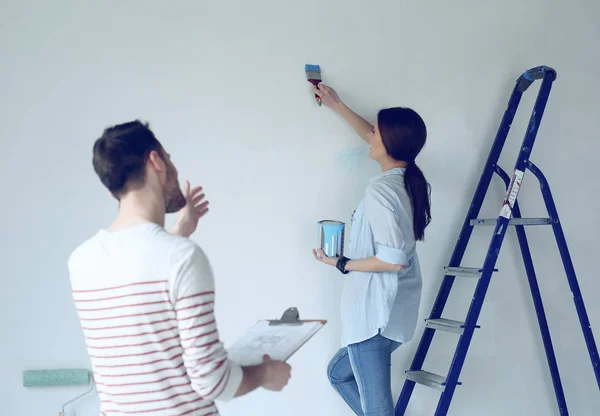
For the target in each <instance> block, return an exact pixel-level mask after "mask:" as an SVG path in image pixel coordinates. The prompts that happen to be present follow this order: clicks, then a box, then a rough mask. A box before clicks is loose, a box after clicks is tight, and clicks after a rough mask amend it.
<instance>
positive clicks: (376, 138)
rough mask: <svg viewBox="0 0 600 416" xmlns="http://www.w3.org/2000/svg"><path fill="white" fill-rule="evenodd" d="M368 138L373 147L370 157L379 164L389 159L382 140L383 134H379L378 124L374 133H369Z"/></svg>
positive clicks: (374, 128)
mask: <svg viewBox="0 0 600 416" xmlns="http://www.w3.org/2000/svg"><path fill="white" fill-rule="evenodd" d="M367 137H368V139H369V145H370V147H371V148H370V151H369V157H370V158H371V159H373V160H375V161H378V162H379V161H382V160H384V159H385V158H386V157H387V151H386V150H385V146H384V145H383V140H381V133H380V132H379V127H378V124H377V122H375V126H374V127H373V131H372V132H371V133H369V134H368V135H367Z"/></svg>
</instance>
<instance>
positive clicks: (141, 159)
mask: <svg viewBox="0 0 600 416" xmlns="http://www.w3.org/2000/svg"><path fill="white" fill-rule="evenodd" d="M153 150H155V151H157V152H158V153H159V154H160V155H161V156H162V155H163V152H162V146H161V144H160V142H159V141H158V140H156V137H154V133H152V130H150V127H149V125H148V123H142V122H141V121H139V120H135V121H132V122H129V123H124V124H118V125H116V126H112V127H108V128H107V129H105V130H104V133H103V134H102V137H100V138H99V139H98V140H96V142H95V143H94V156H93V161H92V163H93V165H94V170H95V171H96V173H97V174H98V177H99V178H100V180H101V181H102V183H103V184H104V186H106V187H107V188H108V190H109V191H110V192H111V193H112V194H113V195H114V196H115V198H117V199H119V198H120V197H121V196H122V195H123V194H125V193H126V192H128V191H131V190H133V189H136V188H137V187H139V186H141V185H142V184H143V182H144V179H145V165H146V162H147V161H148V157H149V155H150V153H151V152H152V151H153Z"/></svg>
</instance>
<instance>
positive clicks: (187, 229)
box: [171, 181, 208, 237]
mask: <svg viewBox="0 0 600 416" xmlns="http://www.w3.org/2000/svg"><path fill="white" fill-rule="evenodd" d="M201 192H202V187H201V186H197V187H196V188H194V189H192V190H191V191H190V182H189V181H185V182H184V184H183V196H184V197H185V200H186V201H187V203H186V204H185V206H184V207H183V208H182V209H181V210H180V211H179V216H178V217H177V222H176V223H175V227H173V231H172V232H171V233H172V234H176V235H180V236H182V237H189V236H191V235H192V233H193V232H194V231H196V227H197V226H198V220H199V219H200V218H202V217H203V216H204V215H206V213H207V212H208V201H204V194H203V193H201Z"/></svg>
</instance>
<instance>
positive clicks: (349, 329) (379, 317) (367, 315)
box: [342, 168, 421, 347]
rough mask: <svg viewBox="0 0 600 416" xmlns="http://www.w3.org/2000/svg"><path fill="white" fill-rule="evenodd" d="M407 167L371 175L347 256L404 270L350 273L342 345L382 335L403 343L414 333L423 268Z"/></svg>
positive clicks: (344, 297)
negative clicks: (414, 226) (406, 178)
mask: <svg viewBox="0 0 600 416" xmlns="http://www.w3.org/2000/svg"><path fill="white" fill-rule="evenodd" d="M404 171H405V169H404V168H395V169H391V170H389V171H387V172H384V173H383V174H381V175H379V176H377V177H375V178H373V179H372V180H371V182H370V183H369V185H368V186H367V190H366V193H365V197H364V199H363V200H362V201H361V202H360V204H359V205H358V208H357V209H356V211H354V214H353V216H352V226H351V229H350V235H349V241H348V244H347V248H346V250H345V251H346V253H345V255H346V256H347V257H349V258H350V259H364V258H368V257H373V256H377V258H378V259H380V260H381V261H384V262H386V263H391V264H401V265H403V266H404V267H403V269H402V270H401V271H400V272H379V273H365V272H350V273H348V274H347V275H346V277H345V278H346V281H345V284H344V290H343V293H342V346H344V347H345V346H347V345H348V344H354V343H357V342H361V341H364V340H367V339H369V338H371V337H373V336H375V335H377V334H378V333H381V335H383V336H384V337H386V338H389V339H391V340H394V341H398V342H402V343H404V342H407V341H409V340H410V339H411V338H412V337H413V334H414V332H415V327H416V325H417V318H418V314H419V303H420V300H421V269H420V266H419V259H418V257H417V252H416V241H415V237H414V231H413V221H412V219H413V215H412V208H411V203H410V199H409V197H408V194H407V193H406V188H405V187H404Z"/></svg>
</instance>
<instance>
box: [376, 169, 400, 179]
mask: <svg viewBox="0 0 600 416" xmlns="http://www.w3.org/2000/svg"><path fill="white" fill-rule="evenodd" d="M405 171H406V168H393V169H390V170H387V171H385V172H383V173H380V174H379V175H377V176H375V177H373V178H371V180H372V181H374V180H375V179H379V178H383V177H385V176H390V175H404V172H405Z"/></svg>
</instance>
